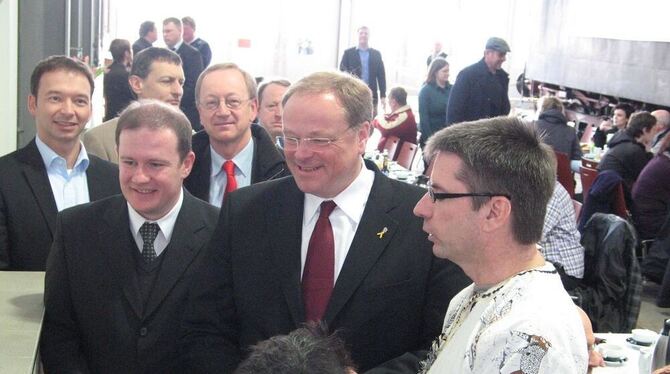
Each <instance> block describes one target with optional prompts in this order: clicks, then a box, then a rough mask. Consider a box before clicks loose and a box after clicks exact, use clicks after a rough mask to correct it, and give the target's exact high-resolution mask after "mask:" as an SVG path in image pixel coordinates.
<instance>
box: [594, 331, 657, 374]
mask: <svg viewBox="0 0 670 374" xmlns="http://www.w3.org/2000/svg"><path fill="white" fill-rule="evenodd" d="M595 336H596V337H598V338H601V339H605V340H607V343H610V344H616V345H620V346H622V347H623V348H624V350H625V352H626V357H628V360H627V361H626V363H625V364H623V365H622V366H605V367H599V368H594V369H593V371H592V373H593V374H609V373H626V374H635V373H639V360H640V351H639V349H636V348H634V347H632V346H631V345H630V344H628V343H627V342H626V339H627V338H629V337H631V334H605V333H596V334H595ZM596 349H598V348H597V346H596ZM644 349H649V350H651V351H650V354H653V349H654V347H653V345H652V346H651V347H649V348H644Z"/></svg>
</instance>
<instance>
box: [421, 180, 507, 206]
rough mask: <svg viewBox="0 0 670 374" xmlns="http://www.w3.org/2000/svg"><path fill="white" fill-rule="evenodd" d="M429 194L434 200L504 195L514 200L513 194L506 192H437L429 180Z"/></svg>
mask: <svg viewBox="0 0 670 374" xmlns="http://www.w3.org/2000/svg"><path fill="white" fill-rule="evenodd" d="M428 196H430V199H431V200H432V201H433V202H437V201H438V200H444V199H458V198H461V197H495V196H502V197H505V198H507V199H509V200H512V196H510V195H508V194H504V193H493V192H462V193H449V192H435V190H433V184H432V183H431V182H428Z"/></svg>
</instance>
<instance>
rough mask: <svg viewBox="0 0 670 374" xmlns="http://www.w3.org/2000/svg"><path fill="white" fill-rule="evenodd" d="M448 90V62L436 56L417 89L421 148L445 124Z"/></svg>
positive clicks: (449, 86) (449, 87)
mask: <svg viewBox="0 0 670 374" xmlns="http://www.w3.org/2000/svg"><path fill="white" fill-rule="evenodd" d="M450 91H451V84H450V83H449V63H448V62H447V60H445V59H443V58H436V59H434V60H433V62H432V63H431V64H430V67H429V68H428V76H427V77H426V82H425V83H424V85H423V87H421V91H419V131H421V140H420V143H421V148H423V146H424V144H425V143H426V140H428V138H430V136H431V135H433V134H434V133H435V132H437V131H439V130H440V129H442V128H443V127H444V126H445V125H446V123H447V102H448V101H449V92H450Z"/></svg>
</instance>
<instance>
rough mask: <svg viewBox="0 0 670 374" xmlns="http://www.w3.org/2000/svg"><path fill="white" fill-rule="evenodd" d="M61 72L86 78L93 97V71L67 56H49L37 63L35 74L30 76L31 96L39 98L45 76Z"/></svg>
mask: <svg viewBox="0 0 670 374" xmlns="http://www.w3.org/2000/svg"><path fill="white" fill-rule="evenodd" d="M60 70H62V71H66V72H74V73H78V74H81V75H83V76H84V77H86V80H88V84H89V85H90V86H91V96H93V89H94V88H95V84H94V83H93V74H92V73H91V69H90V68H89V67H88V66H86V64H85V63H83V62H81V61H79V60H76V59H73V58H70V57H67V56H49V57H47V58H45V59H44V60H42V61H40V62H39V63H37V66H35V69H33V73H32V74H31V75H30V94H31V95H33V96H35V97H37V91H38V90H39V88H40V79H42V76H43V75H44V74H46V73H50V72H52V71H60Z"/></svg>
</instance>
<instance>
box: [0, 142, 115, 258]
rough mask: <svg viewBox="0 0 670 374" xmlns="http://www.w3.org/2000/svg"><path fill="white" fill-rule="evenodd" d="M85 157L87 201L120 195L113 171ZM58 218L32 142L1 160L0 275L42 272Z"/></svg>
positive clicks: (101, 163) (105, 163)
mask: <svg viewBox="0 0 670 374" xmlns="http://www.w3.org/2000/svg"><path fill="white" fill-rule="evenodd" d="M88 158H89V161H90V163H89V165H88V169H87V170H86V179H87V182H88V194H89V198H90V200H91V201H95V200H99V199H102V198H104V197H107V196H111V195H115V194H118V193H120V192H121V189H120V187H119V170H118V168H117V166H116V165H114V164H112V163H109V162H107V161H103V160H101V159H99V158H98V157H96V156H93V155H88ZM57 213H58V209H57V208H56V200H55V199H54V195H53V192H52V191H51V183H50V182H49V177H48V175H47V170H46V167H45V166H44V161H42V156H41V155H40V152H39V150H38V149H37V144H35V139H33V140H32V141H31V142H30V143H28V145H26V146H25V147H23V148H21V149H19V150H17V151H15V152H12V153H10V154H8V155H6V156H3V157H2V158H0V270H28V271H44V269H45V267H46V263H47V256H48V254H49V248H51V241H52V240H53V233H54V231H55V226H56V214H57Z"/></svg>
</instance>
